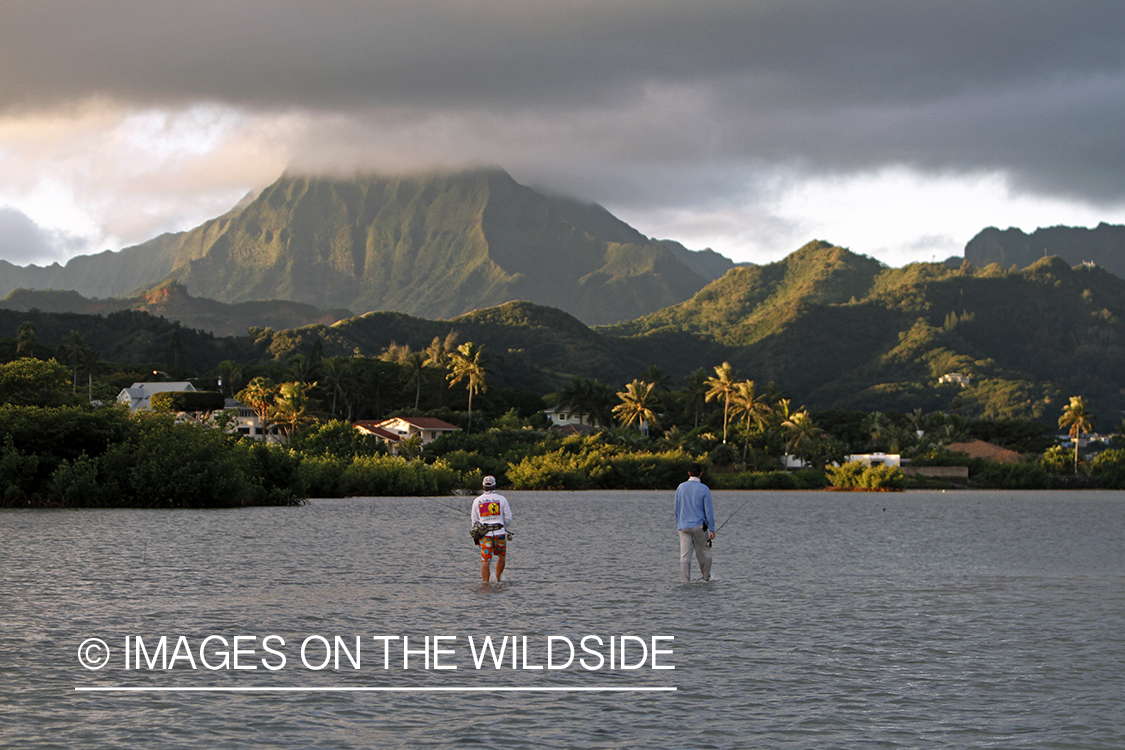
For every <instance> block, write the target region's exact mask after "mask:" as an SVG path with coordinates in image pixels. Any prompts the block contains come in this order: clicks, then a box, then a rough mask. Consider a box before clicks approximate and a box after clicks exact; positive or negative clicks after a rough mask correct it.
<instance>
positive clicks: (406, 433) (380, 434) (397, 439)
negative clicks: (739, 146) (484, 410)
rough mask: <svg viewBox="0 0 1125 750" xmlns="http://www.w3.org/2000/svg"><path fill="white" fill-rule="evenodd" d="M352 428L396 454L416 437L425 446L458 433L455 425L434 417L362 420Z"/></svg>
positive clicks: (458, 429) (354, 423)
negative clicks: (377, 439) (375, 438)
mask: <svg viewBox="0 0 1125 750" xmlns="http://www.w3.org/2000/svg"><path fill="white" fill-rule="evenodd" d="M352 427H354V428H355V429H357V430H359V431H360V432H364V433H366V434H368V435H374V436H375V437H377V438H379V439H380V440H382V441H383V442H384V443H386V444H387V445H388V446H390V448H391V452H392V453H393V452H397V448H398V445H399V444H400V443H401V442H402V441H403V440H407V439H409V438H412V437H414V436H415V435H418V436H419V437H420V438H421V440H422V445H427V444H428V443H432V442H433V441H435V440H437V439H438V438H439V437H441V436H442V435H446V434H448V433H451V432H460V431H461V428H460V427H458V426H457V425H452V424H449V422H445V421H443V420H441V419H437V418H435V417H391V418H390V419H382V420H374V419H364V420H360V421H358V422H353V423H352Z"/></svg>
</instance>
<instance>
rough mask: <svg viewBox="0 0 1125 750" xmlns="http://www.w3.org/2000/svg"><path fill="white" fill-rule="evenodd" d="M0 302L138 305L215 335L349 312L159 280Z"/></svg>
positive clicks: (81, 308)
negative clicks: (100, 293)
mask: <svg viewBox="0 0 1125 750" xmlns="http://www.w3.org/2000/svg"><path fill="white" fill-rule="evenodd" d="M0 307H4V308H8V309H11V310H22V311H29V310H41V311H43V312H56V313H83V314H87V315H97V314H103V315H104V314H108V313H112V312H116V311H118V310H138V311H143V312H148V313H151V314H152V315H156V316H158V317H162V318H167V319H168V320H174V321H177V322H179V323H180V324H181V325H183V326H185V327H187V328H193V329H198V330H201V331H205V332H207V333H211V334H214V335H218V336H238V335H242V334H243V333H245V332H246V330H247V329H248V328H250V327H259V328H263V327H272V328H299V327H301V326H305V325H310V324H312V323H333V322H335V321H337V320H342V319H344V318H349V317H352V313H351V311H349V310H345V309H335V310H321V309H319V308H316V307H314V306H312V305H307V304H304V303H301V302H289V301H288V300H255V301H252V302H238V303H235V304H231V305H228V304H226V303H223V302H217V301H215V300H211V299H206V298H203V297H192V296H191V295H190V294H188V292H187V288H186V287H184V286H183V284H180V283H179V282H177V281H174V280H172V281H165V282H163V283H161V284H157V285H156V286H154V287H152V288H151V289H147V290H145V291H144V292H142V293H140V294H138V295H137V296H134V297H125V298H113V297H110V298H104V299H87V298H86V297H83V296H82V295H81V294H79V293H78V292H75V291H56V290H53V289H38V290H33V289H15V290H13V291H11V292H9V293H8V295H7V296H5V297H4V298H3V299H0Z"/></svg>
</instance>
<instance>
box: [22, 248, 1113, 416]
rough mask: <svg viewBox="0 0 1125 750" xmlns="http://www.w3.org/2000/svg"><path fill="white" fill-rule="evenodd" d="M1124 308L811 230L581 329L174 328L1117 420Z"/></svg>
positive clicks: (256, 356) (51, 325)
mask: <svg viewBox="0 0 1125 750" xmlns="http://www.w3.org/2000/svg"><path fill="white" fill-rule="evenodd" d="M130 314H131V315H134V316H137V315H143V314H142V313H130ZM115 315H119V314H115ZM27 316H28V314H26V313H16V312H13V311H7V310H0V326H3V328H0V330H9V331H11V332H12V333H13V334H14V332H15V330H16V328H17V327H18V325H19V323H20V322H22V320H23V319H24V318H25V317H27ZM38 316H39V317H38V318H34V319H33V322H36V324H37V326H40V328H39V331H40V337H41V339H42V341H43V342H44V343H47V344H48V345H51V346H55V345H57V344H58V342H59V341H61V339H62V337H63V336H65V334H66V332H67V330H69V328H68V327H70V328H75V330H79V331H80V333H82V335H83V336H84V337H87V333H86V331H89V332H90V334H89V337H88V338H89V343H90V344H91V346H93V347H94V348H95V349H98V350H99V351H101V352H102V356H103V357H105V358H108V356H107V354H106V352H105V351H103V350H102V349H101V348H99V344H98V343H97V342H99V341H107V342H110V343H112V342H113V341H114V339H113V333H112V332H111V331H108V330H107V329H108V328H109V322H110V318H111V317H113V316H109V317H107V318H104V319H102V318H99V316H80V315H71V316H68V317H67V318H66V322H65V323H62V322H52V321H51V320H50V319H49V315H48V314H47V313H38ZM128 320H134V319H132V318H130V319H128ZM135 320H140V319H135ZM99 321H101V322H99ZM1123 321H1125V281H1123V280H1122V279H1120V278H1118V277H1117V276H1114V275H1113V274H1110V273H1108V272H1107V271H1106V270H1104V269H1102V268H1099V267H1096V266H1083V265H1079V266H1076V267H1073V268H1072V267H1070V266H1069V265H1067V264H1066V263H1065V262H1064V261H1062V260H1061V259H1059V258H1055V257H1049V258H1045V259H1042V260H1040V261H1039V262H1037V263H1035V264H1034V265H1032V266H1031V267H1029V268H1027V269H1024V270H1022V271H1012V270H1010V269H1006V268H1003V267H1001V266H1000V265H998V264H991V265H989V266H986V267H984V268H977V267H975V266H973V265H972V264H969V263H965V264H963V265H962V266H961V267H960V268H957V269H953V268H949V267H948V266H946V265H945V264H943V263H916V264H911V265H909V266H905V267H903V268H887V267H885V266H883V265H882V264H880V263H878V262H877V261H874V260H873V259H871V258H867V257H865V256H862V255H858V254H855V253H852V252H850V251H849V250H847V249H845V248H842V247H837V246H833V245H831V244H830V243H826V242H814V243H810V244H809V245H806V246H805V247H803V248H801V249H800V250H798V251H796V252H794V253H793V254H792V255H790V256H789V257H788V258H786V259H785V260H783V261H779V262H778V263H774V264H769V265H768V266H762V267H750V268H741V267H740V268H733V269H731V270H730V271H728V272H727V274H726V275H725V276H724V277H723V278H721V279H718V280H716V281H714V282H712V283H711V284H709V285H707V286H706V287H704V288H703V289H701V290H700V291H699V292H698V293H697V294H695V295H694V296H693V297H692V298H691V299H690V300H688V301H686V302H683V303H680V304H678V305H675V306H672V307H669V308H668V309H665V310H661V311H658V312H656V313H653V314H651V315H648V316H645V317H642V318H640V319H637V320H634V321H630V322H629V323H626V324H619V325H613V326H598V327H589V326H587V325H585V324H584V323H582V322H581V321H579V320H578V319H576V318H575V317H574V316H573V315H570V314H569V313H567V312H565V311H563V310H560V309H557V308H549V307H544V306H541V305H535V304H532V303H528V302H509V303H505V304H502V305H498V306H493V307H488V308H483V309H480V310H476V311H473V312H469V313H466V314H464V315H460V316H457V317H454V318H451V319H448V320H430V319H423V318H419V317H415V316H410V315H406V314H403V313H393V312H372V313H367V314H365V315H362V316H357V317H352V318H347V319H345V320H341V321H338V322H335V323H333V324H331V325H326V324H315V325H308V326H303V327H299V328H292V329H287V330H278V331H273V330H268V329H254V330H252V331H251V332H250V335H249V336H244V337H239V338H237V339H233V338H232V339H222V338H216V337H210V338H208V337H206V336H204V337H202V338H200V337H198V336H194V335H193V336H188V335H187V334H186V333H183V332H181V340H182V341H183V352H184V359H185V361H189V362H193V363H195V364H193V365H191V366H194V367H197V368H203V369H207V368H209V367H214V366H215V365H216V364H217V363H218V361H219V360H220V359H238V358H242V361H247V362H249V361H253V362H260V363H276V364H285V363H286V362H288V361H289V360H290V359H291V358H292V357H294V356H295V355H297V354H304V355H306V356H308V355H309V353H310V352H311V351H312V350H313V347H314V345H315V344H316V342H317V340H319V341H320V346H321V348H322V350H323V352H324V355H325V356H353V355H355V354H359V355H362V356H375V355H377V354H379V352H380V351H382V350H383V349H384V348H385V347H387V346H388V345H389V344H391V343H392V342H394V343H398V344H400V345H402V344H408V345H410V346H411V347H413V348H414V349H422V348H424V347H426V346H427V345H428V344H429V343H430V341H431V340H432V339H433V338H434V337H444V336H446V335H447V334H448V333H449V332H451V331H454V332H456V333H457V334H458V336H459V339H460V341H473V342H474V343H477V344H479V345H482V346H483V347H484V351H485V353H486V356H487V358H488V363H489V365H488V366H489V368H490V369H491V370H492V374H490V375H489V381H490V384H491V385H492V386H494V387H498V388H504V387H513V388H519V389H523V390H528V391H533V392H537V393H540V394H542V393H548V392H551V391H554V390H558V389H559V388H561V387H562V386H563V385H565V384H566V382H567V381H568V379H569V378H571V377H573V376H581V377H585V378H598V379H599V380H601V382H603V383H606V384H609V385H612V386H614V387H618V388H620V387H623V386H624V384H625V383H627V382H629V381H630V380H632V379H633V378H637V377H640V376H641V374H642V373H643V372H644V370H645V369H646V368H647V367H649V366H652V365H655V366H656V367H658V368H660V370H661V371H662V373H663V374H664V375H667V376H670V377H671V378H672V380H673V381H674V382H677V383H679V382H683V379H684V378H686V377H687V376H688V375H689V374H691V373H692V372H693V371H694V370H696V369H700V368H702V369H703V370H704V371H705V372H706V373H707V374H710V373H711V368H713V367H714V366H716V365H718V364H720V363H722V362H724V361H729V362H731V364H732V365H733V366H734V367H735V369H736V371H737V373H738V377H740V378H748V379H753V380H755V381H757V382H758V383H759V384H761V385H763V386H764V385H765V384H766V383H768V382H770V381H773V382H775V383H776V384H777V385H778V386H779V387H781V388H782V389H783V390H784V391H785V392H786V393H787V395H788V396H789V397H791V398H792V399H793V402H794V405H797V404H801V405H805V406H808V407H810V408H813V409H829V408H837V409H841V408H842V409H858V410H863V411H873V410H884V411H898V412H911V411H914V410H915V409H921V410H923V411H926V412H930V411H938V410H941V411H950V412H956V413H960V414H963V415H965V416H984V417H991V418H1008V417H1028V418H1036V419H1041V420H1044V421H1047V422H1052V421H1053V420H1054V419H1057V416H1058V412H1059V410H1060V409H1061V407H1062V405H1064V404H1065V403H1066V399H1067V397H1068V396H1071V395H1081V396H1083V397H1085V398H1086V399H1087V401H1088V402H1089V403H1090V404H1091V407H1092V409H1093V411H1094V412H1095V413H1096V414H1098V415H1099V416H1100V418H1101V419H1102V420H1103V421H1105V422H1107V423H1108V424H1110V425H1116V423H1117V422H1118V421H1119V419H1120V415H1121V414H1122V410H1123V409H1125V396H1123V395H1122V384H1121V375H1120V373H1121V372H1125V336H1123V334H1125V328H1123V326H1125V323H1123ZM79 325H82V326H87V328H81V327H78V326H79ZM145 325H152V324H150V323H145ZM99 326H100V328H99ZM165 326H166V327H165V328H163V329H161V330H162V331H163V332H162V333H157V332H156V330H155V329H153V330H152V331H150V332H149V333H146V334H145V335H143V336H140V335H137V336H133V337H132V339H130V340H131V341H132V342H133V345H134V347H135V348H138V347H141V346H142V345H147V343H148V342H151V346H150V348H149V349H148V350H147V351H148V352H150V354H152V355H155V357H159V356H160V353H161V351H163V352H167V351H168V342H169V341H170V336H171V326H172V324H169V323H166V324H165ZM120 329H121V326H120V325H118V330H120ZM48 330H49V331H50V333H48ZM51 336H54V337H55V338H51ZM161 347H162V348H161ZM196 348H198V351H197V349H196ZM120 350H121V347H120V346H117V348H116V351H120ZM950 373H959V374H961V375H964V376H966V377H968V378H969V380H970V382H969V384H968V386H967V387H961V386H960V385H958V384H956V383H942V382H941V377H942V376H943V375H946V374H950Z"/></svg>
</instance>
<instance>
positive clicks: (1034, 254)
mask: <svg viewBox="0 0 1125 750" xmlns="http://www.w3.org/2000/svg"><path fill="white" fill-rule="evenodd" d="M1051 255H1055V256H1058V257H1059V258H1062V259H1063V260H1064V261H1066V263H1067V264H1068V265H1071V266H1076V265H1078V264H1080V263H1096V264H1097V265H1099V266H1101V267H1103V268H1105V269H1106V270H1107V271H1109V272H1110V273H1112V274H1114V275H1115V276H1120V277H1122V278H1125V226H1121V225H1114V224H1106V223H1105V222H1102V223H1101V224H1098V226H1096V227H1095V228H1093V229H1087V228H1085V227H1067V226H1055V227H1040V228H1038V229H1036V230H1035V231H1034V232H1032V233H1031V234H1026V233H1025V232H1023V231H1022V230H1020V229H1017V228H1015V227H1010V228H1008V229H1005V230H1000V229H997V228H996V227H988V228H986V229H982V230H981V231H980V232H979V233H978V234H977V235H976V236H975V237H973V238H972V239H971V240H969V242H968V244H966V245H965V259H966V260H968V261H969V262H970V263H972V264H973V265H977V266H986V265H988V264H989V263H998V264H1000V265H1001V266H1003V267H1004V268H1009V267H1011V266H1015V267H1016V268H1017V269H1020V268H1027V267H1028V266H1030V265H1032V264H1033V263H1035V262H1036V261H1038V260H1041V259H1042V258H1044V257H1047V256H1051Z"/></svg>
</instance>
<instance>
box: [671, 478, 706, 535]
mask: <svg viewBox="0 0 1125 750" xmlns="http://www.w3.org/2000/svg"><path fill="white" fill-rule="evenodd" d="M704 521H706V522H707V528H708V529H710V530H711V531H714V530H715V509H714V508H713V507H711V490H710V489H708V487H707V485H705V484H704V483H703V482H701V481H699V479H697V478H696V477H689V478H688V480H687V481H686V482H684V483H683V484H681V485H680V486H679V487H677V488H676V528H679V529H693V528H695V527H696V526H699V525H700V524H702V523H703V522H704Z"/></svg>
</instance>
